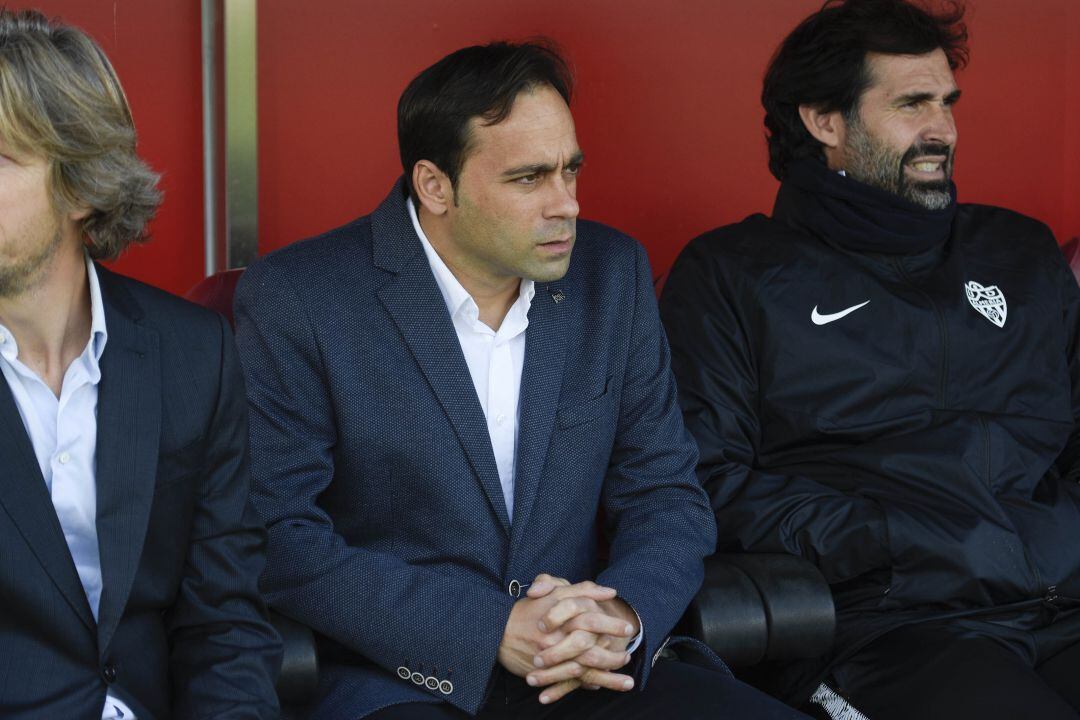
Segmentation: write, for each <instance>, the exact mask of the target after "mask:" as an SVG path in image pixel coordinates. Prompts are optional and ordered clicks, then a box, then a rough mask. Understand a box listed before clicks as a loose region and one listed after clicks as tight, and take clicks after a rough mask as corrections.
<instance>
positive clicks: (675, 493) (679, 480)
mask: <svg viewBox="0 0 1080 720" xmlns="http://www.w3.org/2000/svg"><path fill="white" fill-rule="evenodd" d="M235 309H236V322H237V339H238V343H239V346H240V355H241V361H242V363H243V365H244V369H245V372H246V375H247V382H248V396H249V400H250V407H251V442H252V457H253V464H252V472H253V479H254V498H255V504H256V507H257V509H258V510H259V512H260V513H261V514H262V517H263V518H264V520H265V521H266V524H267V527H268V529H269V532H270V551H269V559H268V562H267V569H266V572H265V573H264V575H263V590H264V592H265V593H266V594H267V596H268V598H269V602H270V604H271V605H272V606H274V607H275V608H276V609H278V610H279V611H281V612H282V613H284V614H286V615H289V616H292V617H294V618H296V619H298V620H300V621H301V622H303V623H305V624H307V625H310V626H311V627H312V628H314V629H315V630H316V631H317V632H318V633H320V634H321V635H322V636H324V637H325V638H327V639H330V641H329V642H325V643H324V644H325V645H326V647H324V648H323V654H322V657H323V659H324V663H323V673H322V679H321V686H320V689H319V700H318V701H317V702H316V703H315V705H313V707H312V708H311V715H312V717H317V718H321V719H323V720H334V719H336V718H343V719H345V718H347V719H348V720H354V719H355V718H357V717H362V716H363V715H365V714H368V713H371V712H373V711H375V710H377V709H379V708H382V707H385V706H388V705H392V704H395V703H402V702H418V701H421V702H422V701H430V702H435V701H446V702H449V703H452V704H453V705H455V706H457V707H458V708H461V709H462V710H464V711H466V712H469V713H475V712H476V711H477V710H478V709H479V708H480V707H481V705H482V704H483V703H484V701H485V699H486V696H487V693H488V689H489V682H490V680H491V678H492V675H493V670H494V668H495V666H496V654H497V649H498V646H499V642H500V640H501V639H502V634H503V630H504V628H505V626H506V621H507V619H508V617H509V615H510V609H511V607H512V605H513V603H514V601H515V597H514V594H515V593H514V591H515V590H516V587H514V586H515V584H516V583H529V582H530V581H531V580H532V579H533V578H534V577H535V576H536V575H537V574H538V573H541V572H548V573H552V574H554V575H557V576H561V577H565V578H567V579H569V580H570V581H572V582H576V581H580V580H584V579H597V580H598V582H600V583H602V584H604V585H609V586H611V587H614V588H616V589H617V590H618V591H619V594H620V595H621V596H622V597H623V598H624V599H625V600H626V601H627V602H628V603H630V605H631V606H633V608H634V609H635V610H636V611H637V612H638V614H639V615H640V616H641V620H642V624H643V627H644V641H643V643H642V646H641V649H640V650H639V651H638V652H637V653H636V654H635V655H636V659H635V663H636V666H635V667H634V668H633V671H634V672H635V673H636V675H637V679H638V682H639V685H638V686H639V687H641V686H642V685H644V682H645V680H646V676H647V675H648V671H649V668H650V667H651V662H650V660H651V659H652V658H653V657H654V656H655V654H656V653H657V652H658V650H659V649H660V648H661V646H662V644H663V643H664V642H665V639H666V637H667V635H668V633H669V632H670V630H671V628H672V626H673V625H674V623H675V622H676V621H677V620H678V618H679V616H680V615H681V613H682V612H683V610H684V608H685V607H686V605H687V604H688V603H689V601H690V599H691V598H692V596H693V595H694V593H695V592H696V591H697V589H698V586H699V585H700V583H701V579H702V558H703V557H704V556H705V555H707V554H709V553H711V552H712V551H713V549H714V543H715V525H714V520H713V514H712V512H711V510H710V509H709V505H708V502H707V500H706V497H705V495H704V494H703V491H702V490H701V488H700V487H699V485H698V482H697V480H696V479H695V476H694V465H695V462H696V459H697V451H696V449H695V446H694V444H693V441H692V440H691V439H690V437H689V436H688V435H687V434H686V432H685V431H684V430H683V425H682V420H681V417H680V413H679V410H678V405H677V401H676V392H675V383H674V381H673V379H672V376H671V373H670V371H669V369H668V348H667V342H666V340H665V338H664V334H663V331H662V330H661V327H660V321H659V317H658V313H657V309H656V302H655V298H654V296H653V289H652V282H651V276H650V271H649V264H648V260H647V258H646V255H645V251H644V250H643V249H642V247H641V246H640V245H638V244H637V243H636V242H634V241H633V240H631V239H630V238H628V237H626V236H625V235H622V234H620V233H618V232H616V231H614V230H612V229H610V228H607V227H604V226H602V225H598V224H595V223H590V222H579V223H578V239H577V245H576V247H575V249H574V252H573V257H572V260H571V263H570V269H569V272H568V273H567V275H566V276H565V278H563V279H562V280H559V281H556V282H551V283H538V284H537V287H536V296H535V298H534V299H533V301H532V306H531V309H530V311H529V327H528V330H527V331H526V340H525V345H526V350H525V366H524V371H523V375H522V380H521V407H520V433H519V440H518V452H517V470H516V482H515V492H514V514H513V516H514V523H513V525H511V524H510V523H509V521H508V519H507V512H506V506H505V503H504V500H503V495H502V490H501V487H500V484H499V476H498V472H497V470H496V466H495V459H494V456H493V453H492V449H491V443H490V439H489V436H488V431H487V425H486V422H485V419H484V415H483V411H482V410H481V407H480V403H479V401H478V399H477V396H476V391H475V390H474V388H473V384H472V378H471V376H470V374H469V370H468V367H467V365H466V363H465V358H464V355H463V354H462V351H461V347H460V345H459V343H458V339H457V335H456V334H455V332H454V328H453V325H452V322H451V319H450V315H449V313H448V312H447V309H446V304H445V302H444V300H443V297H442V295H441V294H440V292H439V289H438V286H437V284H436V282H435V278H434V275H433V274H432V271H431V268H430V266H429V264H428V261H427V258H426V256H425V255H424V252H423V248H422V246H421V244H420V239H419V238H418V237H417V235H416V232H415V230H414V228H413V226H412V223H411V222H410V220H409V217H408V214H407V211H406V207H405V192H404V186H403V183H402V182H401V181H400V180H399V181H398V184H397V185H396V186H395V187H394V189H393V190H392V191H391V193H390V195H389V197H387V199H386V200H385V201H384V202H383V203H382V204H381V205H380V206H379V208H378V209H377V210H376V211H375V212H374V213H373V214H372V215H369V216H367V217H362V218H360V219H358V220H355V221H354V222H352V223H350V224H348V225H346V226H344V227H341V228H339V229H337V230H333V231H331V232H329V233H327V234H325V235H323V236H321V237H317V238H314V239H311V240H308V241H305V242H300V243H296V244H294V245H291V246H289V247H287V248H284V249H282V250H279V251H278V252H275V253H272V254H270V255H268V256H267V257H265V258H263V259H262V260H261V261H259V262H257V263H255V264H254V265H253V266H251V267H250V268H249V269H248V270H247V272H246V273H245V274H244V276H243V278H242V279H241V282H240V285H239V287H238V289H237V296H236V308H235ZM599 510H602V511H603V517H604V518H605V527H604V528H603V530H604V532H605V533H606V535H607V538H608V540H609V542H610V559H609V560H608V562H607V564H606V566H602V565H601V563H600V562H599V560H598V557H597V531H596V521H597V513H598V511H599Z"/></svg>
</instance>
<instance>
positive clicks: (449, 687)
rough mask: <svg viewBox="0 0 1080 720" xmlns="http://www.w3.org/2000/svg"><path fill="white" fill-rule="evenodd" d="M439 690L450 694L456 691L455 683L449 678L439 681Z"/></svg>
mask: <svg viewBox="0 0 1080 720" xmlns="http://www.w3.org/2000/svg"><path fill="white" fill-rule="evenodd" d="M439 692H441V693H442V694H443V695H449V694H450V693H452V692H454V683H452V682H450V681H449V680H443V681H442V682H441V683H439Z"/></svg>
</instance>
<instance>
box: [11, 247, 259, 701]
mask: <svg viewBox="0 0 1080 720" xmlns="http://www.w3.org/2000/svg"><path fill="white" fill-rule="evenodd" d="M97 272H98V275H99V278H100V283H101V292H102V301H103V304H104V308H105V324H106V327H107V328H108V333H109V339H108V342H107V344H106V346H105V352H104V354H103V355H102V357H101V383H100V385H99V387H98V435H97V531H98V543H99V547H100V549H101V572H102V580H103V585H104V589H103V592H102V596H101V605H100V608H99V613H98V619H99V622H98V623H95V622H94V618H93V615H92V614H91V611H90V605H89V603H88V602H87V600H86V595H85V593H84V592H83V588H82V585H81V583H80V581H79V576H78V574H77V573H76V571H75V564H74V563H73V562H72V559H71V554H70V552H69V551H68V547H67V544H66V542H65V541H64V536H63V532H62V530H61V528H60V523H59V521H58V520H57V517H56V511H55V510H54V508H53V504H52V500H51V499H50V497H49V492H48V490H47V488H46V486H45V482H44V480H43V478H42V476H41V470H40V468H39V467H38V463H37V460H36V458H35V456H34V451H33V446H32V445H31V442H30V438H29V436H28V435H27V433H26V430H25V428H24V426H23V423H22V419H21V418H20V416H19V411H18V408H17V407H16V405H15V401H14V398H13V397H12V395H11V391H10V389H9V388H8V385H7V383H6V382H0V459H2V466H3V470H2V471H0V717H3V718H5V720H7V719H11V718H35V719H39V718H63V719H64V720H81V719H83V718H85V719H86V720H100V718H101V710H102V706H103V703H104V700H105V693H106V686H107V684H108V687H109V690H110V691H111V692H112V693H113V694H114V695H116V696H117V697H119V698H121V699H123V700H124V702H126V703H127V704H128V705H129V706H130V707H131V709H132V710H134V711H135V713H136V714H137V715H138V717H139V720H154V719H156V720H163V719H164V718H216V719H220V718H272V717H277V700H276V696H275V694H274V678H275V675H276V673H277V667H278V663H279V662H280V657H279V643H278V639H277V636H276V634H275V632H274V630H273V628H272V627H271V626H270V625H269V624H268V623H267V622H266V619H265V610H264V608H263V607H262V604H261V599H260V598H259V596H258V591H257V586H256V582H257V578H258V575H259V572H260V571H261V570H262V567H263V563H264V549H265V531H264V530H263V528H262V526H261V524H260V523H259V522H258V519H257V516H256V515H255V513H254V512H253V511H252V510H251V508H250V505H249V504H248V493H249V486H250V481H249V475H248V467H247V453H246V441H247V420H246V417H245V406H244V397H243V396H244V393H243V378H242V376H241V373H240V368H239V364H238V363H237V361H236V351H235V349H234V346H233V342H232V338H231V336H230V333H229V330H228V327H227V325H226V323H225V321H224V319H222V318H221V317H220V316H219V315H216V314H214V313H211V312H209V311H207V310H204V309H202V308H199V307H197V306H195V305H192V304H190V303H188V302H185V301H183V300H180V299H179V298H176V297H173V296H171V295H168V294H166V293H164V292H161V291H158V290H155V289H153V288H150V287H148V286H145V285H142V284H141V283H137V282H135V281H133V280H129V279H127V278H124V277H121V276H119V275H115V274H113V273H111V272H109V271H108V270H105V269H104V268H101V267H98V270H97Z"/></svg>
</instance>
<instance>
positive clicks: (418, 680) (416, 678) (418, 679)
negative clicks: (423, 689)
mask: <svg viewBox="0 0 1080 720" xmlns="http://www.w3.org/2000/svg"><path fill="white" fill-rule="evenodd" d="M412 681H413V683H415V684H417V685H423V684H424V683H425V682H426V681H427V678H426V677H424V676H423V675H422V674H420V673H418V672H414V673H413V674H412Z"/></svg>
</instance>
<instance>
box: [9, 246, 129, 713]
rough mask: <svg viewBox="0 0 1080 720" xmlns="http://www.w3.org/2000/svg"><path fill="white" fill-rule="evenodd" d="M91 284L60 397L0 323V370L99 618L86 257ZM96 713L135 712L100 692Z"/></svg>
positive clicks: (94, 284) (93, 353)
mask: <svg viewBox="0 0 1080 720" xmlns="http://www.w3.org/2000/svg"><path fill="white" fill-rule="evenodd" d="M86 273H87V276H88V280H89V285H90V340H89V341H88V342H87V343H86V348H85V349H84V350H83V352H82V354H81V355H79V357H77V358H76V359H75V360H74V361H72V363H71V365H69V366H68V368H67V370H66V371H65V373H64V380H63V384H62V385H61V388H60V397H59V398H57V397H56V395H54V394H53V391H52V389H51V388H50V387H49V386H48V385H47V384H46V383H45V381H44V380H42V379H41V377H39V376H38V374H37V373H35V372H34V371H33V370H31V369H30V368H28V367H27V366H26V365H24V364H23V363H22V362H20V361H19V346H18V344H17V343H16V341H15V337H14V336H13V335H12V334H11V332H10V331H9V330H8V329H7V328H6V327H4V326H3V325H2V324H0V358H2V360H0V370H2V371H3V374H4V379H5V380H6V381H7V384H8V387H10V388H11V394H12V395H13V396H14V397H15V405H16V406H17V407H18V408H19V415H20V416H21V417H22V421H23V426H24V427H25V428H26V432H27V434H28V435H29V436H30V442H31V444H33V446H34V454H35V455H36V456H37V461H38V465H39V466H40V467H41V475H42V477H44V478H45V487H46V488H47V489H48V490H49V495H50V496H51V497H52V502H53V507H54V508H56V517H57V519H59V520H60V527H61V528H62V529H63V531H64V540H66V541H67V545H68V551H69V552H70V553H71V558H72V560H74V561H75V570H76V571H77V572H78V573H79V580H80V582H81V583H82V586H83V591H84V592H85V593H86V599H87V600H88V601H89V603H90V610H91V611H92V612H93V613H94V620H97V616H98V605H99V604H100V600H101V556H100V554H99V548H98V537H97V524H96V523H97V480H96V477H95V471H94V468H95V457H96V452H95V451H96V446H97V402H98V383H99V382H100V381H101V368H100V366H99V364H98V363H99V362H100V360H101V354H102V353H103V352H104V351H105V342H106V340H108V337H109V335H108V332H107V331H106V329H105V310H104V308H103V307H102V304H101V287H100V285H99V284H98V277H97V272H96V271H95V270H94V263H93V262H92V261H91V260H90V258H89V257H87V258H86ZM101 718H102V720H120V719H121V718H123V720H134V718H135V713H133V712H132V711H131V709H130V708H128V706H127V705H125V704H124V703H123V701H121V700H118V699H117V698H114V697H113V696H112V695H110V694H106V696H105V709H104V711H103V712H102V715H101Z"/></svg>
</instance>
